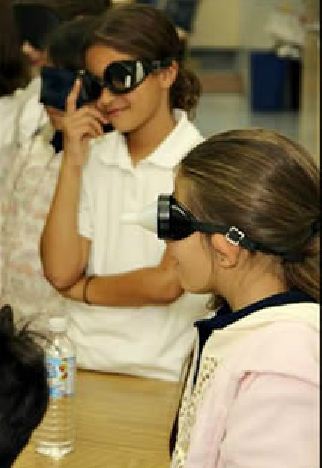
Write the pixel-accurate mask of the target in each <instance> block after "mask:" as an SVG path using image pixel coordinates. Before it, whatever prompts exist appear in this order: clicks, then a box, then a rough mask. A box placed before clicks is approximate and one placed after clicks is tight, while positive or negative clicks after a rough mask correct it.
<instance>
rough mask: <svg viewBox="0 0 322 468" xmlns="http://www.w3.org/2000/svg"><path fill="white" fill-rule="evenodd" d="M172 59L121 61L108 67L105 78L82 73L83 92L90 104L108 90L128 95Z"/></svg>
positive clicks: (167, 65)
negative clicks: (104, 89) (104, 90)
mask: <svg viewBox="0 0 322 468" xmlns="http://www.w3.org/2000/svg"><path fill="white" fill-rule="evenodd" d="M172 60H173V59H172V58H166V59H163V60H152V61H148V60H120V61H115V62H112V63H111V64H110V65H108V66H107V67H106V68H105V70H104V74H103V78H98V77H96V76H94V75H92V74H91V73H89V72H88V71H82V72H81V76H82V82H83V86H82V92H83V95H84V96H86V99H87V101H88V102H90V101H95V100H96V99H98V98H99V97H100V95H101V93H102V90H103V88H107V89H108V90H109V91H110V92H111V93H113V94H126V93H129V92H130V91H133V90H134V89H135V88H136V87H137V86H139V85H140V84H141V83H142V82H143V81H144V80H145V78H146V77H147V76H148V75H149V74H150V73H152V72H154V71H157V70H161V69H163V68H167V67H169V66H170V65H171V63H172Z"/></svg>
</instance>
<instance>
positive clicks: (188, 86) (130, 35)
mask: <svg viewBox="0 0 322 468" xmlns="http://www.w3.org/2000/svg"><path fill="white" fill-rule="evenodd" d="M95 44H103V45H107V46H108V47H112V48H113V49H115V50H118V51H119V52H123V53H127V54H129V55H132V56H133V57H134V58H137V59H141V60H144V59H145V60H161V59H165V58H169V57H173V59H174V60H176V61H177V62H178V64H179V72H178V76H177V79H176V80H175V82H174V84H173V85H172V87H171V89H170V105H171V108H179V109H183V110H186V111H187V112H193V110H194V109H195V107H196V105H197V103H198V100H199V96H200V92H201V87H200V82H199V79H198V78H197V76H196V75H195V74H194V73H193V72H191V71H189V70H187V69H186V68H185V65H184V63H183V62H182V60H181V58H180V56H181V55H182V54H181V44H180V40H179V37H178V34H177V32H176V29H175V27H174V25H173V24H172V23H171V21H170V20H169V19H168V17H167V16H166V14H165V13H163V12H162V11H160V10H158V9H156V8H153V7H150V6H144V5H125V6H116V7H114V8H112V9H110V10H109V11H108V13H107V14H105V15H103V16H102V17H100V18H99V19H98V20H97V23H96V27H95V30H94V32H93V34H92V37H91V38H90V41H89V43H88V47H90V46H91V45H95Z"/></svg>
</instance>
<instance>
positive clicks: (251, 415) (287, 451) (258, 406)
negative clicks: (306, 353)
mask: <svg viewBox="0 0 322 468" xmlns="http://www.w3.org/2000/svg"><path fill="white" fill-rule="evenodd" d="M318 415H319V391H318V388H317V386H316V385H314V384H312V383H310V382H308V381H305V380H300V379H298V378H295V377H294V378H293V377H290V376H288V375H283V374H254V373H250V374H249V376H248V377H246V379H245V380H244V382H243V384H242V388H241V390H240V392H239V393H238V395H237V396H236V400H235V401H234V404H233V406H232V408H231V409H230V410H229V417H228V421H227V423H228V424H227V431H226V434H225V438H224V440H223V442H222V449H221V457H222V460H223V462H224V463H223V466H224V467H225V468H317V467H318V466H319V421H318Z"/></svg>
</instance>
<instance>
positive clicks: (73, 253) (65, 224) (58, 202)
mask: <svg viewBox="0 0 322 468" xmlns="http://www.w3.org/2000/svg"><path fill="white" fill-rule="evenodd" d="M79 89H80V82H79V81H76V83H75V85H74V87H73V89H72V91H71V93H70V95H69V97H68V99H67V107H66V115H65V117H64V118H63V119H62V128H63V132H64V155H63V160H62V165H61V170H60V174H59V178H58V182H57V186H56V191H55V195H54V198H53V202H52V205H51V208H50V211H49V214H48V217H47V220H46V223H45V227H44V230H43V233H42V238H41V258H42V263H43V268H44V274H45V276H46V278H47V279H48V281H49V282H50V283H52V284H53V286H54V287H55V288H56V289H58V290H60V289H65V288H67V287H70V286H71V285H73V284H74V283H75V282H76V281H77V280H78V279H79V278H80V277H81V276H82V275H83V273H84V270H85V268H86V265H87V262H88V256H89V250H90V240H89V239H86V238H84V237H82V236H80V235H79V234H78V206H79V196H80V187H81V175H82V167H83V165H84V163H85V162H86V159H87V155H88V143H89V138H95V137H96V136H98V135H101V134H102V128H101V123H103V121H104V119H103V118H102V116H101V115H100V113H99V112H98V111H97V110H96V109H92V108H86V107H83V108H81V109H78V110H77V109H76V100H77V96H78V94H79Z"/></svg>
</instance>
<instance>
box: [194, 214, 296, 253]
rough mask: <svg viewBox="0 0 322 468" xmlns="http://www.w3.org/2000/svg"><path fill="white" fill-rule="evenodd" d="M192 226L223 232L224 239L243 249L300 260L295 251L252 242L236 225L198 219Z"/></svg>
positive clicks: (204, 230) (203, 229) (202, 229)
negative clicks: (216, 223) (221, 224)
mask: <svg viewBox="0 0 322 468" xmlns="http://www.w3.org/2000/svg"><path fill="white" fill-rule="evenodd" d="M193 227H194V228H195V229H196V230H197V231H199V232H203V233H205V234H216V233H218V234H224V235H225V237H226V239H227V240H228V241H229V242H230V243H231V244H233V245H236V246H237V245H240V246H241V247H244V248H245V249H247V250H249V251H251V252H255V251H260V252H263V253H266V254H271V255H278V256H281V257H283V258H285V259H286V260H288V261H300V260H301V259H302V256H301V255H299V254H296V253H290V252H285V251H281V250H279V249H274V248H269V247H266V246H265V245H263V244H261V243H260V242H254V241H252V240H251V239H249V238H248V237H246V235H245V233H244V232H243V231H241V230H240V229H238V228H237V227H236V226H220V225H214V224H210V223H202V222H200V221H193Z"/></svg>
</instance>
